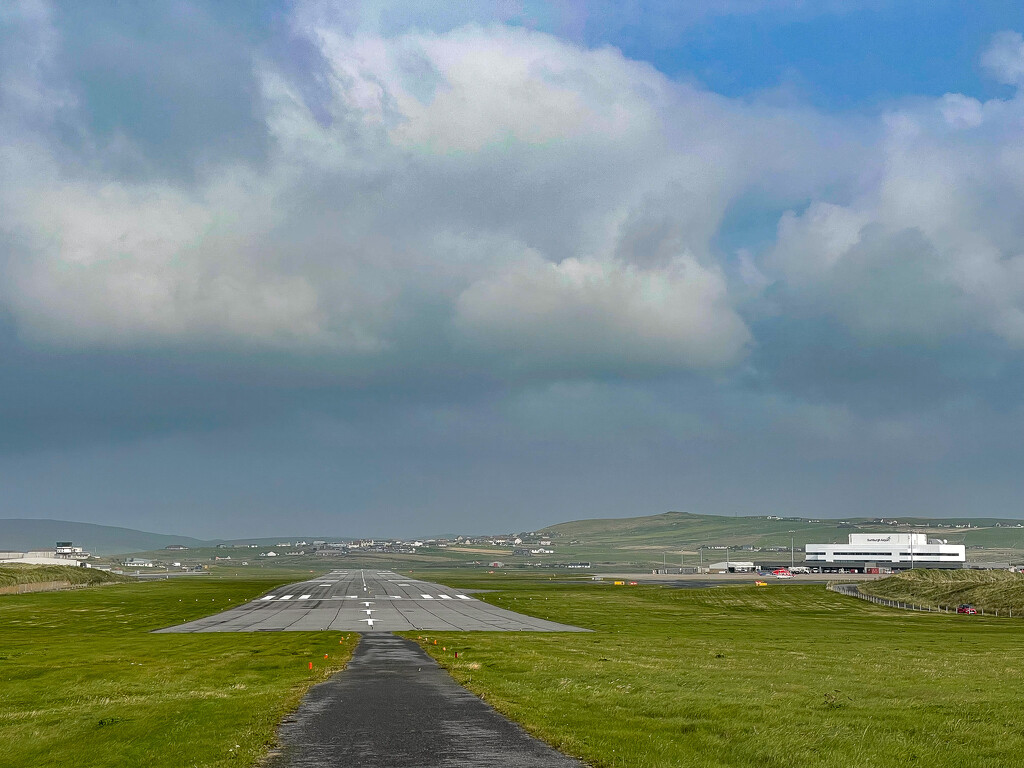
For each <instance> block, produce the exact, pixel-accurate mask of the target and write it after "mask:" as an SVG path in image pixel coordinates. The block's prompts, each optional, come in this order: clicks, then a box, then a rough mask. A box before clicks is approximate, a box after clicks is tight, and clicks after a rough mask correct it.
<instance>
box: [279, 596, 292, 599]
mask: <svg viewBox="0 0 1024 768" xmlns="http://www.w3.org/2000/svg"><path fill="white" fill-rule="evenodd" d="M281 599H282V600H291V599H292V596H291V595H281Z"/></svg>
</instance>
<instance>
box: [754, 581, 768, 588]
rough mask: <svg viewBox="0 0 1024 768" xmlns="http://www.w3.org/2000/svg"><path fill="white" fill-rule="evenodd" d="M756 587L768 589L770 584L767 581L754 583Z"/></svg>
mask: <svg viewBox="0 0 1024 768" xmlns="http://www.w3.org/2000/svg"><path fill="white" fill-rule="evenodd" d="M754 586H756V587H767V586H768V582H767V581H755V582H754Z"/></svg>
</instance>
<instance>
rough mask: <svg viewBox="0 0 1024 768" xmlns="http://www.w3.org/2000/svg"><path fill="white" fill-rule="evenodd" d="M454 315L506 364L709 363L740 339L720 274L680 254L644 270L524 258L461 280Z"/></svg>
mask: <svg viewBox="0 0 1024 768" xmlns="http://www.w3.org/2000/svg"><path fill="white" fill-rule="evenodd" d="M455 324H456V329H457V331H458V332H459V334H460V335H461V337H462V338H464V339H465V340H466V341H467V342H468V343H470V344H471V345H473V346H474V347H476V348H479V349H486V350H489V351H497V352H499V353H500V354H501V355H502V356H507V357H508V359H509V360H510V361H511V363H512V365H513V366H516V365H526V366H527V367H528V366H530V365H531V364H540V365H542V366H544V367H548V368H553V369H556V370H561V371H573V370H580V369H582V370H590V369H593V368H597V369H601V368H612V369H617V368H620V367H621V366H622V364H623V363H625V364H626V365H627V366H629V367H630V368H635V369H640V370H650V369H663V368H676V367H682V368H718V367H722V366H726V365H729V364H731V363H734V362H735V361H736V360H737V359H739V358H740V357H741V355H742V353H743V350H744V347H745V345H746V344H747V343H748V342H749V340H750V334H749V332H748V331H747V328H746V326H745V325H744V323H743V321H742V320H741V319H740V318H739V316H738V315H737V314H736V312H735V311H734V310H733V309H732V307H731V306H730V305H729V301H728V297H727V290H726V284H725V281H724V280H723V278H722V276H721V275H720V274H717V273H716V272H714V271H712V270H709V269H706V268H704V267H702V266H701V265H700V264H698V263H697V262H696V260H695V259H693V258H692V257H689V256H686V255H682V256H679V257H676V258H675V259H673V260H672V261H671V262H669V263H668V264H667V265H665V266H664V267H661V268H658V269H648V270H643V269H638V268H637V267H635V266H631V265H624V264H621V263H615V262H606V263H597V262H582V261H579V260H577V259H566V260H565V261H563V262H561V263H559V264H552V263H549V262H544V261H541V260H539V259H538V260H534V261H532V262H530V263H527V264H524V265H522V266H520V267H519V268H516V269H512V270H509V271H508V272H505V273H503V274H501V275H498V276H496V277H492V278H487V279H484V280H481V281H479V282H477V283H474V284H473V285H471V286H470V287H469V288H467V289H466V290H465V291H464V292H463V293H462V295H461V296H460V297H459V301H458V314H457V315H456V319H455Z"/></svg>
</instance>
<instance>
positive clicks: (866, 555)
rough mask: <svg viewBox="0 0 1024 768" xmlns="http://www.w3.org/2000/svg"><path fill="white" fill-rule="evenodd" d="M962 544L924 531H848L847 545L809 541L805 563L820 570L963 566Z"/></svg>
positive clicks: (871, 570)
mask: <svg viewBox="0 0 1024 768" xmlns="http://www.w3.org/2000/svg"><path fill="white" fill-rule="evenodd" d="M966 561H967V553H966V548H965V547H964V545H963V544H948V543H947V542H946V541H945V540H944V539H929V538H928V536H927V534H924V533H851V534H850V540H849V543H848V544H808V545H807V546H806V547H804V564H805V565H807V566H809V567H811V568H813V569H815V570H818V571H820V572H822V573H825V572H830V571H831V572H836V571H855V572H859V573H877V572H878V569H887V570H905V569H908V568H963V567H964V565H965V563H966Z"/></svg>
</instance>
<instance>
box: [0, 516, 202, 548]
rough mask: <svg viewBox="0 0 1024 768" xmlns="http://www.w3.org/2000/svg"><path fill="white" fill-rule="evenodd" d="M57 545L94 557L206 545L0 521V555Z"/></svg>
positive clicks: (111, 529) (110, 530)
mask: <svg viewBox="0 0 1024 768" xmlns="http://www.w3.org/2000/svg"><path fill="white" fill-rule="evenodd" d="M58 541H73V542H74V543H75V546H76V547H82V548H83V549H85V550H86V551H87V552H91V553H92V554H94V555H117V554H121V553H124V552H139V551H143V550H152V549H161V548H162V547H166V546H167V545H168V544H184V545H185V546H187V547H194V546H202V545H203V544H207V543H208V542H204V541H201V540H199V539H193V538H190V537H188V536H171V535H168V534H163V533H148V532H146V531H137V530H135V529H133V528H118V527H115V526H111V525H95V524H93V523H74V522H70V521H67V520H0V551H8V550H10V551H14V552H24V551H26V550H30V549H47V548H49V547H52V546H53V545H54V544H55V543H56V542H58Z"/></svg>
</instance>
